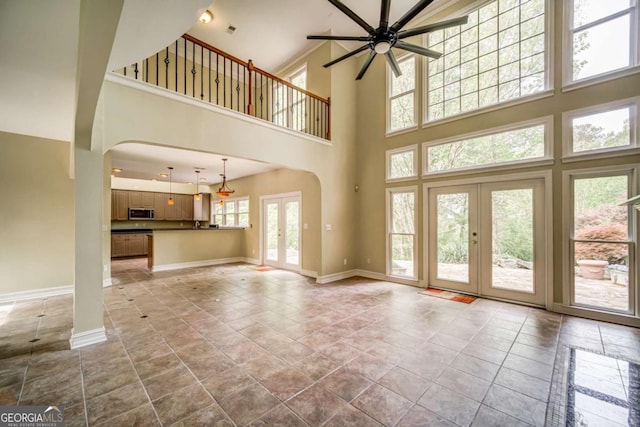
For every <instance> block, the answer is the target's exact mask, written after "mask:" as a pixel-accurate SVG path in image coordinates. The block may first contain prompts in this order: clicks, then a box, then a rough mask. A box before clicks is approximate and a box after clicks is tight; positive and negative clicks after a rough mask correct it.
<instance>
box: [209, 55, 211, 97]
mask: <svg viewBox="0 0 640 427" xmlns="http://www.w3.org/2000/svg"><path fill="white" fill-rule="evenodd" d="M209 102H211V51H209Z"/></svg>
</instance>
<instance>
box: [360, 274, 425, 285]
mask: <svg viewBox="0 0 640 427" xmlns="http://www.w3.org/2000/svg"><path fill="white" fill-rule="evenodd" d="M355 276H362V277H366V278H367V279H374V280H383V281H385V282H393V283H400V284H401V285H409V286H416V287H420V280H417V279H404V278H402V277H396V276H387V275H386V274H382V273H378V272H377V271H369V270H356V274H355Z"/></svg>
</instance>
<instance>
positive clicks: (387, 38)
mask: <svg viewBox="0 0 640 427" xmlns="http://www.w3.org/2000/svg"><path fill="white" fill-rule="evenodd" d="M433 1H434V0H420V1H419V2H418V3H416V4H415V5H414V6H413V7H412V8H411V9H409V11H407V12H406V13H405V14H404V15H403V16H402V17H401V18H400V19H398V20H397V21H396V22H395V23H394V24H393V25H391V26H390V25H389V10H390V7H391V0H382V3H381V5H380V23H379V25H378V28H373V27H372V26H371V25H369V24H368V23H367V22H366V21H365V20H364V19H362V18H361V17H360V16H358V15H357V14H356V13H355V12H354V11H352V10H351V9H349V8H348V7H347V6H346V5H345V4H344V3H342V2H341V1H340V0H329V3H331V4H332V5H334V6H335V7H337V8H338V9H340V11H341V12H342V13H344V14H345V15H347V16H348V17H349V18H351V19H352V20H353V21H354V22H355V23H356V24H358V25H359V26H361V27H362V28H363V29H364V30H365V31H366V32H367V33H368V34H369V35H367V36H313V35H311V36H307V39H309V40H342V41H361V42H366V44H365V45H363V46H360V47H359V48H357V49H355V50H353V51H351V52H349V53H347V54H346V55H343V56H341V57H339V58H336V59H334V60H333V61H331V62H328V63H326V64H324V67H325V68H326V67H330V66H332V65H334V64H337V63H338V62H340V61H343V60H345V59H347V58H350V57H352V56H354V55H357V54H358V53H360V52H364V51H366V50H367V49H369V50H370V52H369V57H368V58H367V59H366V60H365V62H364V64H363V65H362V68H361V69H360V72H359V73H358V75H357V76H356V80H360V79H362V77H363V76H364V74H365V73H366V72H367V69H368V68H369V66H370V65H371V63H372V62H373V60H374V58H375V57H376V55H384V56H385V57H386V58H387V62H388V63H389V66H390V67H391V70H393V74H394V75H395V76H396V77H399V76H400V75H401V74H402V72H401V71H400V66H399V65H398V61H397V59H396V57H395V55H394V54H393V51H391V48H394V47H395V48H398V49H402V50H406V51H408V52H413V53H417V54H419V55H423V56H426V57H429V58H434V59H438V58H440V57H441V56H442V54H441V53H439V52H436V51H433V50H431V49H426V48H424V47H422V46H418V45H415V44H411V43H407V42H404V41H402V39H404V38H407V37H412V36H417V35H420V34H426V33H430V32H433V31H437V30H442V29H444V28H449V27H456V26H458V25H464V24H466V23H467V21H468V19H469V17H467V16H463V17H460V18H454V19H449V20H446V21H442V22H437V23H435V24H429V25H424V26H422V27H417V28H412V29H410V30H402V27H404V26H405V25H407V24H408V23H409V21H411V20H412V19H413V18H415V17H416V16H417V15H418V14H419V13H420V12H422V11H423V10H424V9H425V8H426V7H427V6H429V5H430V4H431V3H433ZM401 30H402V31H401Z"/></svg>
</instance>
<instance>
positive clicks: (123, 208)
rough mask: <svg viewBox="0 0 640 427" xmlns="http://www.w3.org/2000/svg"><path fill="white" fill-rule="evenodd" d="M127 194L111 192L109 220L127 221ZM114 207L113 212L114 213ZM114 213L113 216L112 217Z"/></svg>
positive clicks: (120, 191)
mask: <svg viewBox="0 0 640 427" xmlns="http://www.w3.org/2000/svg"><path fill="white" fill-rule="evenodd" d="M128 193H129V192H128V191H125V190H112V197H111V203H112V206H111V219H112V220H114V219H115V220H118V221H126V220H128V219H129V194H128ZM114 206H115V211H114ZM114 212H115V215H114Z"/></svg>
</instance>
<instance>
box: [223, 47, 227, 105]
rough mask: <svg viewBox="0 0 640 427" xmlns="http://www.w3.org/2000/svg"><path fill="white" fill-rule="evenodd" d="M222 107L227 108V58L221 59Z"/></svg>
mask: <svg viewBox="0 0 640 427" xmlns="http://www.w3.org/2000/svg"><path fill="white" fill-rule="evenodd" d="M222 102H223V104H222V106H223V107H226V106H227V58H225V57H224V56H223V57H222Z"/></svg>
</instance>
